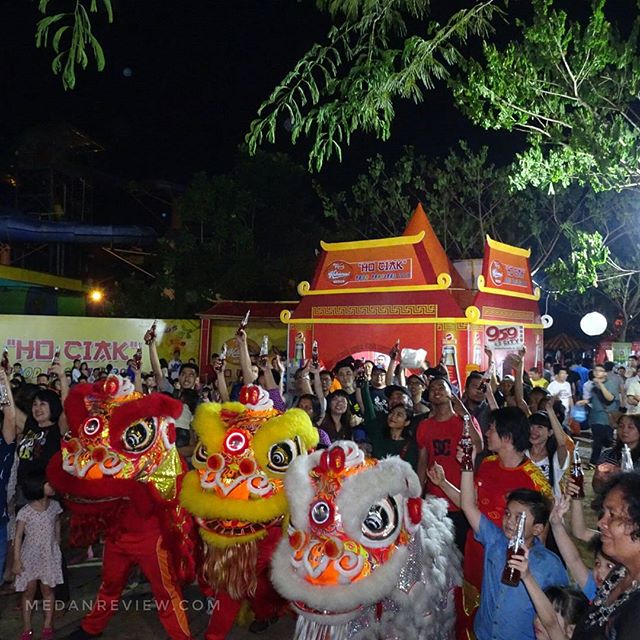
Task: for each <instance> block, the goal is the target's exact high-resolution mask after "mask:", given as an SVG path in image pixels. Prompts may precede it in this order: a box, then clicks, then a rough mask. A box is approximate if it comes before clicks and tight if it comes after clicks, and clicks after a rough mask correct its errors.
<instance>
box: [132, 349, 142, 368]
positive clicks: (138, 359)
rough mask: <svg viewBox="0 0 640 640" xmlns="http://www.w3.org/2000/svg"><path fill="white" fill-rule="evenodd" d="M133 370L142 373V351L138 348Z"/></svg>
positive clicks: (134, 356)
mask: <svg viewBox="0 0 640 640" xmlns="http://www.w3.org/2000/svg"><path fill="white" fill-rule="evenodd" d="M133 368H134V369H135V370H136V371H140V369H141V368H142V349H140V347H138V348H137V349H136V352H135V353H134V354H133Z"/></svg>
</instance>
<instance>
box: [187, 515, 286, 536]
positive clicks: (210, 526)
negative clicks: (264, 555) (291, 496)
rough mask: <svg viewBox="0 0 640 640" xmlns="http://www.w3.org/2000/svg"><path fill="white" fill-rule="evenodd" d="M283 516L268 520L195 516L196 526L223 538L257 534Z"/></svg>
mask: <svg viewBox="0 0 640 640" xmlns="http://www.w3.org/2000/svg"><path fill="white" fill-rule="evenodd" d="M282 519H283V516H280V517H278V518H274V519H273V520H270V521H269V522H247V521H243V520H205V519H204V518H196V522H197V523H198V526H199V527H200V528H201V529H203V530H204V531H206V532H207V533H212V534H215V535H218V536H222V537H224V538H234V537H237V536H252V537H253V536H258V535H261V534H263V533H264V532H266V530H267V529H268V528H269V527H272V526H274V525H276V524H278V523H279V522H282Z"/></svg>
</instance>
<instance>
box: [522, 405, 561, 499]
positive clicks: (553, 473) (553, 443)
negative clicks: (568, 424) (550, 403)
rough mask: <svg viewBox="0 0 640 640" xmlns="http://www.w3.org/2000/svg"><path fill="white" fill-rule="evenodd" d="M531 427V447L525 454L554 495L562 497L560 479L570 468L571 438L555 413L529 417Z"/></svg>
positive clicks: (543, 412) (541, 412)
mask: <svg viewBox="0 0 640 640" xmlns="http://www.w3.org/2000/svg"><path fill="white" fill-rule="evenodd" d="M529 427H530V435H529V443H530V446H529V448H528V449H527V450H525V452H524V453H525V455H526V456H528V457H529V459H530V460H531V462H533V463H534V464H535V465H536V467H538V468H539V469H540V471H542V473H543V474H544V477H545V478H546V479H547V480H548V481H549V485H550V486H551V489H552V490H553V495H554V496H557V497H560V496H561V495H562V491H561V489H560V479H561V478H562V476H563V474H564V472H565V471H566V469H567V467H568V466H569V455H568V449H567V441H568V439H569V437H568V436H567V434H566V433H565V432H564V430H563V429H562V425H561V424H560V421H559V420H558V418H557V416H556V414H555V413H554V412H553V411H551V412H550V413H547V412H546V411H536V412H535V413H533V414H532V415H530V416H529Z"/></svg>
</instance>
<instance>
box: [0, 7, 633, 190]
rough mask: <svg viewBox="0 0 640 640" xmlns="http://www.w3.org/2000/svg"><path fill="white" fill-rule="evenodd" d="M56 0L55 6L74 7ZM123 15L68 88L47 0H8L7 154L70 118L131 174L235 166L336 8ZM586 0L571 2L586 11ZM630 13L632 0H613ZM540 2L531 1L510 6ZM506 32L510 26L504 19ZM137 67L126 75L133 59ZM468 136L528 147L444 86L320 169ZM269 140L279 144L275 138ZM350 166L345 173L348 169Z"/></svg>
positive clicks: (336, 172)
mask: <svg viewBox="0 0 640 640" xmlns="http://www.w3.org/2000/svg"><path fill="white" fill-rule="evenodd" d="M70 4H73V3H70V2H69V1H68V0H65V1H64V2H63V1H62V0H57V1H55V0H54V1H52V2H51V10H50V13H53V12H55V10H56V9H57V8H59V7H63V8H68V6H69V5H70ZM113 4H114V11H115V21H114V23H113V24H112V25H107V23H106V16H105V15H104V14H101V15H99V16H94V17H93V22H94V25H95V27H94V29H95V31H96V35H97V36H98V38H99V40H100V42H101V43H102V45H103V48H104V51H105V55H106V58H107V68H106V69H105V71H103V72H102V73H98V72H97V71H96V70H95V67H94V66H93V63H91V66H90V68H89V69H88V70H87V71H85V72H83V71H81V70H80V71H78V73H77V86H76V89H74V90H73V91H67V92H65V91H64V90H63V88H62V83H61V80H60V78H59V77H56V76H54V75H53V73H52V71H51V69H50V64H51V59H52V57H53V53H52V51H51V50H50V49H49V50H38V49H36V48H35V41H34V34H35V25H36V22H37V20H38V17H39V15H40V14H39V13H38V12H37V2H36V1H35V0H33V1H26V0H5V2H3V3H2V20H1V21H0V60H1V61H2V62H0V69H1V74H2V75H1V77H2V87H3V91H2V94H1V97H0V160H2V161H4V163H5V164H6V162H7V160H9V162H10V153H11V150H12V149H13V148H14V146H15V143H16V141H17V140H18V138H19V136H20V134H21V133H22V132H23V131H25V130H27V129H29V128H30V127H33V126H35V125H41V124H46V123H66V124H69V125H72V126H75V127H77V128H79V129H80V130H82V131H83V132H85V133H86V134H88V135H89V136H90V137H91V138H93V139H94V140H96V142H98V143H99V144H101V145H102V146H103V147H105V149H106V151H105V153H104V154H103V157H102V158H101V162H102V164H103V168H104V169H106V170H107V171H109V172H111V173H112V174H114V175H117V176H120V177H122V178H125V179H145V178H158V179H164V180H169V181H172V182H177V183H182V184H186V183H187V182H188V180H189V178H190V177H191V176H192V175H193V173H194V172H196V171H200V170H206V171H208V172H210V173H221V172H225V171H228V170H229V169H230V166H231V162H232V156H233V154H234V152H235V150H236V148H237V146H238V145H239V144H240V143H241V142H242V140H243V138H244V135H245V134H246V132H247V130H248V127H249V123H250V122H251V120H252V119H253V118H254V117H255V115H256V111H257V108H258V106H259V105H260V103H261V102H262V101H263V100H264V99H265V98H266V97H267V96H268V95H269V93H270V91H271V90H272V89H273V88H274V87H275V85H276V84H277V83H278V82H279V81H280V80H281V79H282V78H283V77H284V75H285V74H286V73H287V72H288V71H289V70H290V69H291V68H292V67H293V66H294V64H295V62H296V61H297V60H298V59H299V57H300V56H301V55H302V54H303V53H304V52H305V51H306V50H308V48H309V47H310V46H311V45H312V44H313V43H314V42H316V41H324V36H325V34H326V32H327V31H328V28H329V26H330V18H329V16H328V15H327V14H325V13H321V12H319V11H318V10H317V9H316V8H315V3H314V2H313V0H302V1H296V0H189V1H186V2H176V1H175V0H174V1H172V2H169V1H167V2H157V0H156V1H153V2H152V1H150V0H135V1H131V0H126V1H125V0H114V3H113ZM469 4H471V0H467V1H464V0H447V1H446V2H443V1H442V0H434V1H433V2H432V7H433V10H434V12H435V13H436V15H437V14H438V13H439V12H443V15H450V13H451V11H452V10H453V8H455V7H462V6H468V5H469ZM590 4H591V3H590V2H588V1H587V0H581V1H580V2H578V3H576V2H575V1H573V2H570V3H569V6H571V7H572V8H573V10H574V11H586V10H588V7H589V6H590ZM609 4H610V5H611V7H610V10H611V11H612V12H615V13H616V14H618V15H617V16H616V17H620V16H621V15H622V13H623V9H624V7H625V6H626V5H629V6H630V7H631V6H632V2H631V0H616V2H610V3H609ZM514 7H515V10H516V11H518V12H522V11H525V10H530V3H529V2H520V3H518V2H515V3H512V9H513V8H514ZM500 30H501V33H503V34H504V33H508V29H506V30H505V27H504V25H500ZM125 69H130V70H131V76H130V77H126V76H125V75H124V73H123V72H124V70H125ZM280 133H281V135H280V140H279V142H278V145H277V148H278V149H280V150H285V151H287V152H289V153H291V154H292V155H293V157H294V158H296V159H297V160H298V161H300V162H301V163H305V162H306V154H305V151H306V148H305V143H304V142H302V143H299V144H298V145H297V146H296V147H292V146H291V145H290V144H289V143H288V141H287V139H286V132H285V131H281V132H280ZM460 138H467V139H470V140H471V142H472V143H473V144H474V145H475V146H479V145H480V144H489V145H490V147H491V150H492V152H493V157H494V159H496V160H498V161H501V160H505V161H506V160H508V159H510V157H512V155H513V152H514V150H515V149H517V147H518V144H519V143H518V139H517V138H516V137H515V136H514V135H513V134H508V133H495V132H485V131H481V130H479V129H477V128H474V127H473V126H472V125H471V124H470V123H469V122H468V121H467V120H466V119H465V118H464V117H463V116H462V115H461V114H460V113H459V112H458V110H457V108H456V107H455V106H454V105H453V102H452V99H451V96H450V93H449V92H448V91H447V90H446V89H445V88H440V89H438V90H436V91H432V92H430V93H428V94H427V102H426V103H425V104H423V105H420V106H418V107H416V106H414V105H413V104H411V103H408V102H400V101H398V102H397V117H396V121H395V122H394V125H393V135H392V140H391V141H390V142H388V143H385V144H383V143H381V142H379V141H377V140H375V139H374V138H373V137H371V136H366V135H363V134H358V135H356V136H355V137H354V142H353V144H352V147H351V148H350V149H349V150H347V152H346V154H345V162H344V164H343V165H338V164H337V161H336V162H333V163H331V165H330V166H328V167H327V169H326V170H325V171H323V175H322V176H321V180H324V181H325V182H326V181H329V182H331V181H332V180H335V181H336V183H340V182H342V183H343V185H341V186H344V183H348V181H349V177H350V176H351V175H353V174H355V173H356V172H359V171H362V170H364V169H365V164H364V160H365V158H366V157H368V156H370V155H373V154H374V153H376V152H382V153H384V154H385V155H387V156H388V157H390V158H393V157H394V156H397V155H398V154H399V151H400V149H401V147H402V146H403V145H405V144H415V146H416V147H417V149H418V152H419V153H424V154H426V155H428V156H431V157H437V156H442V155H444V154H446V151H447V149H448V148H449V147H451V146H453V145H455V144H456V142H457V140H459V139H460ZM265 148H266V149H270V148H273V147H270V146H266V147H265ZM345 176H346V177H345Z"/></svg>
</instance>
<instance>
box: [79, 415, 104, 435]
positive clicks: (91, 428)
mask: <svg viewBox="0 0 640 640" xmlns="http://www.w3.org/2000/svg"><path fill="white" fill-rule="evenodd" d="M100 427H101V423H100V420H99V419H98V418H89V419H88V420H87V421H86V422H85V423H84V426H83V430H84V432H85V434H86V435H88V436H95V435H96V433H98V431H100Z"/></svg>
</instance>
